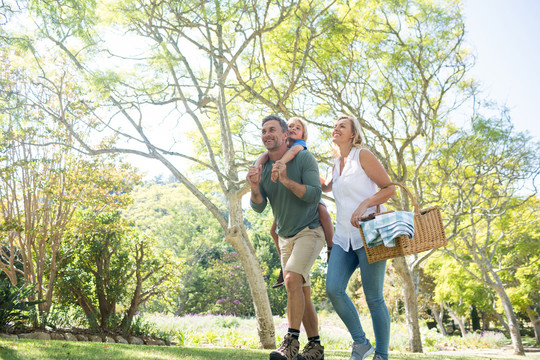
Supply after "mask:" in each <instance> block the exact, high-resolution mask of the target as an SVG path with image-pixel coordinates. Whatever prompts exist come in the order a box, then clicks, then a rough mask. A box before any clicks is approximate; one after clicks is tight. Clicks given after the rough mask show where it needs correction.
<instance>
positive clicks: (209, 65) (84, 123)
mask: <svg viewBox="0 0 540 360" xmlns="http://www.w3.org/2000/svg"><path fill="white" fill-rule="evenodd" d="M32 10H33V14H34V16H35V17H34V19H35V21H36V23H37V29H36V30H38V32H39V36H40V37H41V39H46V40H47V41H50V42H51V43H52V44H54V47H56V48H57V49H60V50H61V51H62V52H63V53H64V54H65V55H66V57H67V59H69V61H71V63H72V64H73V66H74V67H75V68H76V69H77V71H78V75H77V77H76V79H77V80H76V81H77V83H76V84H77V85H74V84H73V83H70V86H74V87H77V86H78V87H79V94H78V98H76V97H73V98H66V97H65V95H63V94H64V92H65V89H66V86H67V84H66V83H60V82H58V81H51V80H48V79H49V78H50V74H49V73H47V71H46V69H45V68H44V67H43V66H41V67H40V70H41V73H40V76H41V78H42V79H44V80H43V81H41V84H42V86H44V87H47V88H48V89H49V90H50V93H51V97H54V98H55V99H56V100H57V102H58V107H57V110H61V111H48V115H49V116H50V119H54V121H56V122H58V123H61V124H63V125H64V126H65V127H66V129H68V130H69V131H70V133H71V135H72V136H73V137H74V138H75V139H77V140H79V143H80V146H81V150H82V151H85V152H86V153H89V154H103V153H112V152H117V153H118V152H120V153H132V154H136V155H139V156H144V157H148V158H152V159H156V160H158V161H160V162H161V163H162V164H164V165H165V166H166V167H167V169H168V170H169V171H170V172H171V173H172V174H173V175H174V176H175V177H176V178H177V179H178V180H179V181H180V182H181V183H182V184H183V185H184V186H186V187H187V188H188V189H189V191H190V192H191V193H192V194H193V195H194V196H195V197H197V199H198V200H199V201H201V202H202V203H203V204H204V205H205V206H206V207H207V209H208V210H209V211H210V212H211V213H212V214H213V216H214V217H215V218H216V219H217V221H218V222H219V224H220V226H221V227H222V229H223V231H224V233H225V238H226V240H227V241H228V242H229V243H230V244H231V245H232V246H233V247H234V248H235V250H236V251H237V252H238V254H239V256H240V259H241V260H242V264H243V267H244V270H245V272H246V275H247V278H248V282H249V284H250V288H251V294H252V297H253V301H254V306H255V313H256V316H257V319H258V331H259V337H260V340H261V346H263V347H265V348H274V347H275V331H274V324H273V321H272V314H271V311H270V306H269V301H268V296H267V293H266V287H265V284H264V281H263V277H262V273H261V270H260V266H259V264H258V261H257V258H256V256H255V251H254V248H253V246H252V244H251V243H250V241H249V238H248V235H247V232H246V230H245V228H244V224H243V214H242V206H241V205H242V204H241V198H242V196H243V195H244V194H245V193H246V191H247V187H245V186H244V179H243V178H242V171H243V170H244V169H245V167H246V161H245V160H243V159H245V158H246V156H253V155H252V153H253V150H250V151H251V153H249V152H246V150H247V149H249V148H250V147H248V146H247V145H246V143H245V142H244V141H245V137H246V135H248V134H249V131H250V130H253V127H251V128H250V122H245V121H244V120H245V118H246V113H250V114H261V112H262V111H264V112H267V111H268V109H272V111H280V112H282V113H284V114H287V113H288V110H287V109H288V108H287V104H288V103H291V102H292V99H291V97H292V94H293V93H294V91H295V89H297V88H298V87H299V79H300V74H302V66H305V59H306V54H307V52H308V51H306V50H305V49H309V47H310V46H311V45H310V44H311V41H312V39H314V38H315V37H316V36H317V35H318V33H317V31H318V30H317V27H315V26H313V25H314V24H315V23H316V22H317V21H318V19H319V16H318V15H319V14H320V13H321V12H324V11H325V7H324V6H321V4H319V3H317V2H313V3H305V4H304V3H297V2H293V1H285V2H274V1H239V2H234V3H224V2H220V1H213V2H207V1H196V2H193V1H178V2H174V3H170V2H150V3H148V2H144V1H137V0H133V1H125V2H122V3H117V2H110V3H99V4H94V3H93V2H91V1H88V2H76V3H70V4H60V3H48V2H41V1H34V2H32ZM98 13H99V16H97V14H98ZM113 19H114V23H115V26H116V27H121V29H122V31H125V32H126V36H130V37H132V39H134V41H135V42H133V43H134V44H136V45H135V47H136V48H135V49H128V50H133V51H131V52H130V51H128V52H127V53H126V52H124V53H123V54H119V52H121V48H120V47H118V46H111V44H110V42H109V43H107V42H106V41H102V40H104V39H100V38H99V36H100V34H99V33H98V32H97V29H98V27H94V26H93V25H95V24H96V23H97V22H98V21H103V20H105V21H106V20H113ZM101 25H105V26H107V25H109V27H108V29H112V28H113V26H110V24H104V23H103V22H102V23H101ZM291 26H292V27H291ZM279 28H285V29H287V30H284V32H289V33H290V38H291V39H293V41H294V39H295V38H298V39H300V38H301V39H302V41H299V42H297V43H295V49H296V54H298V56H299V57H298V59H297V61H293V62H290V63H287V62H286V61H285V60H284V61H281V59H279V58H278V57H277V56H275V55H274V54H271V53H268V52H267V49H266V48H265V43H266V40H267V39H268V38H272V37H273V42H274V43H277V42H278V40H279V38H278V37H275V35H272V34H273V33H274V32H275V31H277V29H279ZM102 34H103V33H102ZM296 35H302V37H300V36H298V37H295V36H296ZM35 49H36V54H35V58H36V59H37V60H38V61H42V59H41V58H40V55H39V53H38V51H39V49H38V48H37V47H36V48H35ZM137 52H140V53H141V54H143V55H141V56H136V55H135V54H136V53H137ZM117 54H118V56H115V55H117ZM98 59H99V60H109V61H110V62H109V64H112V65H111V66H110V68H108V69H104V68H103V67H101V66H96V64H97V61H96V60H98ZM130 59H132V60H133V61H131V62H130V61H129V60H130ZM302 59H304V60H302ZM119 62H120V63H121V64H122V66H123V68H124V69H132V70H131V71H130V72H124V73H122V72H119V71H117V70H116V69H113V67H114V66H115V65H117V64H118V63H119ZM68 68H69V66H66V67H65V69H68ZM66 71H67V70H66ZM276 71H277V72H279V73H280V74H288V81H283V80H282V77H281V78H280V77H277V76H276V80H275V81H274V79H273V78H272V77H271V75H272V73H273V72H276ZM278 80H279V81H278ZM53 84H54V85H55V86H50V85H53ZM83 84H84V85H83ZM89 90H95V92H93V93H92V95H93V96H91V95H89V94H88V92H89ZM36 106H38V107H39V106H41V105H40V104H39V103H36ZM98 108H99V110H98ZM107 109H108V110H109V111H108V112H107V111H106V110H107ZM261 109H262V110H261ZM75 112H77V114H76V116H75ZM162 114H163V115H162ZM250 117H253V115H250ZM254 117H255V118H257V117H259V116H258V115H255V116H254ZM156 128H158V129H157V130H159V132H157V131H156ZM180 128H181V129H182V130H186V129H189V128H192V129H193V131H192V132H191V134H193V137H188V138H183V139H182V140H183V141H184V143H186V142H189V143H190V144H191V148H188V147H186V146H185V145H184V146H181V144H180V143H179V139H181V138H182V135H181V133H182V131H179V130H180ZM96 130H97V131H96ZM100 131H103V133H106V134H107V135H112V136H114V137H115V138H117V139H118V141H119V142H117V144H120V145H115V146H111V145H110V143H106V142H101V143H100V142H99V141H92V142H87V141H85V138H84V136H83V135H82V134H85V133H86V132H91V133H92V134H94V135H96V136H99V135H101V134H100ZM164 134H165V135H164ZM184 134H185V132H184ZM194 134H197V135H196V136H195V135H194ZM255 141H257V140H255ZM257 142H258V141H257ZM96 143H98V144H96ZM238 148H239V149H241V151H240V152H238V150H236V149H238ZM179 160H189V161H192V162H193V163H194V164H196V165H197V166H199V167H200V169H204V171H205V174H206V177H207V178H208V179H211V180H212V181H213V183H214V184H215V185H214V186H213V190H214V191H219V192H220V194H221V195H222V196H223V197H224V198H225V201H226V204H227V205H226V206H227V212H226V213H224V212H222V211H221V209H220V207H219V206H218V204H216V203H215V201H214V200H213V199H212V198H211V197H209V196H208V195H207V194H206V193H205V192H204V191H201V188H200V187H199V181H198V178H197V177H196V175H194V174H192V173H189V172H187V171H186V169H184V168H182V167H181V166H179V165H178V164H179V162H178V161H179Z"/></svg>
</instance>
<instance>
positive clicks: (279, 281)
mask: <svg viewBox="0 0 540 360" xmlns="http://www.w3.org/2000/svg"><path fill="white" fill-rule="evenodd" d="M276 226H277V225H276V222H275V221H274V222H273V223H272V227H271V228H270V236H272V239H274V244H275V245H276V249H277V252H278V255H280V256H281V251H280V250H279V240H278V234H277V233H276ZM283 284H284V280H283V269H281V270H280V271H279V275H278V278H277V280H276V283H275V284H274V285H272V289H275V288H278V287H280V286H282V285H283Z"/></svg>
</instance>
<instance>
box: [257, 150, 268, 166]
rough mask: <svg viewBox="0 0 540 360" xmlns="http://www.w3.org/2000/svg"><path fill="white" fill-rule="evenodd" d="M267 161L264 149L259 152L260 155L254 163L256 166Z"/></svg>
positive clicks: (266, 152) (266, 153)
mask: <svg viewBox="0 0 540 360" xmlns="http://www.w3.org/2000/svg"><path fill="white" fill-rule="evenodd" d="M267 161H268V151H265V152H263V153H262V154H261V156H259V158H258V159H257V160H256V161H255V165H254V166H256V167H259V166H261V165H263V164H266V162H267Z"/></svg>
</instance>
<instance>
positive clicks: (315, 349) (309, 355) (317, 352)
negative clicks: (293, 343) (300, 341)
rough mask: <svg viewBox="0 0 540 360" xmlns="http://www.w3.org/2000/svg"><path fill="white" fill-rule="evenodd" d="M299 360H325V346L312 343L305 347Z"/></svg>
mask: <svg viewBox="0 0 540 360" xmlns="http://www.w3.org/2000/svg"><path fill="white" fill-rule="evenodd" d="M298 360H324V346H322V345H321V343H319V342H315V341H310V342H308V343H307V344H306V346H304V350H302V353H301V354H300V355H298Z"/></svg>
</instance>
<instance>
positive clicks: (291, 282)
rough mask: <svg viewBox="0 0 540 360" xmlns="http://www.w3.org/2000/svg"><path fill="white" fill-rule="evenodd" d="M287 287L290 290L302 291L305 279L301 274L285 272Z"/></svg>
mask: <svg viewBox="0 0 540 360" xmlns="http://www.w3.org/2000/svg"><path fill="white" fill-rule="evenodd" d="M284 279H285V287H286V288H287V291H289V290H300V289H301V288H302V286H303V285H304V277H303V276H302V275H301V274H298V273H295V272H292V271H285V274H284Z"/></svg>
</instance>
